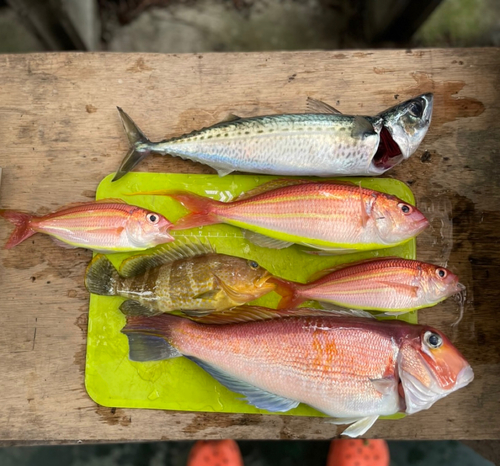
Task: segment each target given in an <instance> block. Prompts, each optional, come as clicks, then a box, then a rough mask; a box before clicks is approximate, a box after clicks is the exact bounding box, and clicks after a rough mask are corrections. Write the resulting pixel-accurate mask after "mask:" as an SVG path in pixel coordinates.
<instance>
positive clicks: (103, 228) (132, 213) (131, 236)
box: [0, 199, 173, 253]
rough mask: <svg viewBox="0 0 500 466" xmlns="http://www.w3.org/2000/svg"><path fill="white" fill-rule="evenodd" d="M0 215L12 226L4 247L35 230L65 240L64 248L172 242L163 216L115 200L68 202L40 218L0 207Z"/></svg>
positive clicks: (104, 248)
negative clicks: (72, 203)
mask: <svg viewBox="0 0 500 466" xmlns="http://www.w3.org/2000/svg"><path fill="white" fill-rule="evenodd" d="M0 216H3V217H5V218H6V219H7V220H9V221H11V222H12V223H14V224H15V225H16V230H14V232H13V233H12V235H11V237H10V239H9V241H8V243H7V245H6V247H7V248H11V247H14V246H15V245H17V244H19V243H20V242H22V241H24V240H25V239H27V238H29V237H30V236H32V235H33V234H35V233H37V232H40V233H45V234H48V235H50V236H52V237H53V238H54V239H56V240H58V241H59V242H63V243H66V247H84V248H87V249H92V250H95V251H100V252H110V253H111V252H120V251H134V250H143V249H147V248H149V247H153V246H156V245H158V244H161V243H166V242H169V241H173V237H172V236H171V235H170V234H169V233H168V230H169V229H170V227H171V223H170V222H169V221H168V220H167V219H166V218H165V217H163V216H162V215H160V214H158V213H156V212H151V211H148V210H146V209H142V208H140V207H137V206H133V205H129V204H126V203H124V202H123V201H121V200H117V199H104V200H102V201H96V202H86V203H81V204H76V205H69V206H66V207H63V208H61V209H59V210H57V211H55V212H52V213H50V214H47V215H44V216H41V217H36V216H34V215H31V214H27V213H23V212H16V211H9V210H0Z"/></svg>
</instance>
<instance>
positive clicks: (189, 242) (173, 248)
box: [119, 237, 215, 278]
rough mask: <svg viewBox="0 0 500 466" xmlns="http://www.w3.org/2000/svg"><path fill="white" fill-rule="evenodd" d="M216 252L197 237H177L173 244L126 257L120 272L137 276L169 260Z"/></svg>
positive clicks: (125, 275)
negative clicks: (183, 238) (182, 238)
mask: <svg viewBox="0 0 500 466" xmlns="http://www.w3.org/2000/svg"><path fill="white" fill-rule="evenodd" d="M214 252H215V250H214V248H213V246H212V245H211V244H210V243H208V242H202V241H200V240H199V239H197V238H194V237H193V239H186V240H181V239H176V240H175V242H173V243H172V244H171V245H165V244H162V245H161V246H158V247H156V248H155V249H154V250H153V252H151V253H148V254H138V255H135V256H132V257H129V258H128V259H125V260H124V261H123V262H122V263H121V265H120V268H119V273H120V275H121V276H122V277H124V278H130V277H135V276H137V275H141V274H143V273H144V272H146V270H148V269H152V268H154V267H159V266H160V265H163V264H166V263H167V262H173V261H175V260H179V259H187V258H189V257H195V256H201V255H203V254H210V253H214Z"/></svg>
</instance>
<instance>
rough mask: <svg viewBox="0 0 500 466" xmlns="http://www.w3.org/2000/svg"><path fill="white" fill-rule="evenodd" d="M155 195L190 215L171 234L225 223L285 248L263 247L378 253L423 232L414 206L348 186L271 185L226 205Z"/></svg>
mask: <svg viewBox="0 0 500 466" xmlns="http://www.w3.org/2000/svg"><path fill="white" fill-rule="evenodd" d="M280 182H281V183H282V186H279V183H280ZM277 186H278V187H277ZM266 188H268V190H266ZM254 192H255V193H256V194H255V195H253V193H254ZM151 194H153V193H151ZM160 194H164V195H168V196H171V197H173V198H174V199H176V200H178V201H179V202H181V203H182V204H183V205H184V206H185V207H187V208H188V209H190V210H191V211H192V213H191V214H189V215H187V216H185V217H183V218H181V219H180V220H179V221H178V222H177V223H176V224H175V225H174V227H173V229H174V230H182V229H186V228H193V227H198V226H203V225H210V224H215V223H227V224H230V225H235V226H239V227H241V228H244V229H246V230H249V231H251V232H253V233H254V234H258V235H263V236H264V237H267V238H272V239H275V240H278V241H282V242H285V244H284V245H281V246H280V245H278V246H276V245H275V246H269V245H268V244H265V241H264V242H262V239H260V242H257V244H260V245H266V246H268V247H278V248H279V247H284V246H289V245H291V244H293V243H299V244H303V245H306V246H311V247H313V248H317V249H323V250H326V251H328V250H331V251H340V252H341V251H342V250H344V251H349V250H370V249H379V248H385V247H390V246H395V245H397V244H401V243H403V242H405V241H407V240H409V239H410V238H413V237H414V236H416V235H418V234H419V233H420V232H421V231H423V230H424V229H425V228H427V226H428V221H427V219H426V218H425V217H424V215H423V214H422V213H421V212H419V211H418V210H417V209H416V208H415V207H414V206H412V205H410V204H408V203H406V202H403V201H401V200H400V199H398V198H397V197H395V196H391V195H388V194H384V193H380V192H377V191H373V190H371V189H366V188H361V187H360V186H357V185H354V184H351V183H335V182H308V181H296V180H285V181H281V180H276V181H271V182H270V183H268V185H262V186H259V187H258V188H256V189H255V190H253V191H250V192H248V193H246V194H245V196H244V198H240V199H238V200H236V201H232V202H227V203H224V202H219V201H215V200H212V199H208V198H204V197H201V196H198V195H196V194H193V193H189V192H182V191H170V192H169V191H165V192H163V193H161V192H160ZM260 237H261V236H260ZM252 238H255V237H252ZM249 239H250V240H252V239H251V238H250V237H249Z"/></svg>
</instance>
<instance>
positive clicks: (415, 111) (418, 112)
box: [408, 100, 424, 118]
mask: <svg viewBox="0 0 500 466" xmlns="http://www.w3.org/2000/svg"><path fill="white" fill-rule="evenodd" d="M408 112H409V113H410V115H411V116H414V117H415V118H420V117H421V116H422V115H423V113H424V104H423V103H422V101H421V100H415V101H414V102H412V103H411V104H410V105H409V107H408Z"/></svg>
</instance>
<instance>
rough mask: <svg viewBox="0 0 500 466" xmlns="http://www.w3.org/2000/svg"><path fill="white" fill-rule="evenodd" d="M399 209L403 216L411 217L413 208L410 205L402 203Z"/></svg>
mask: <svg viewBox="0 0 500 466" xmlns="http://www.w3.org/2000/svg"><path fill="white" fill-rule="evenodd" d="M399 208H400V209H401V212H403V214H405V215H409V214H411V213H412V212H413V207H412V206H411V205H408V204H403V203H400V204H399Z"/></svg>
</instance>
